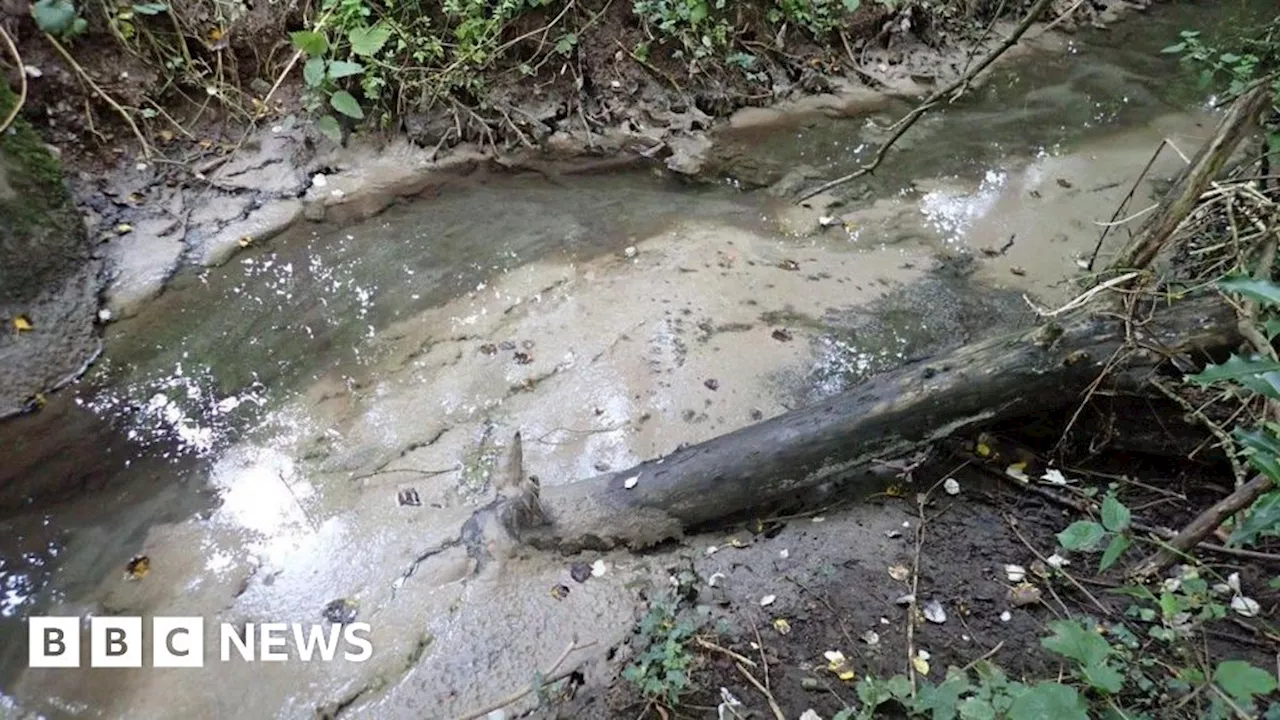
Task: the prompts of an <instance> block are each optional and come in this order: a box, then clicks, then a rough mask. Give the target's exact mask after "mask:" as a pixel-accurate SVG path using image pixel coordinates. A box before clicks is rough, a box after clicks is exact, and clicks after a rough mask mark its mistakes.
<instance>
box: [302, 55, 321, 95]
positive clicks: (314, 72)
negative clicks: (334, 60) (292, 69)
mask: <svg viewBox="0 0 1280 720" xmlns="http://www.w3.org/2000/svg"><path fill="white" fill-rule="evenodd" d="M302 79H303V80H304V81H306V83H307V87H312V88H314V87H320V83H322V82H324V58H321V57H313V58H311V59H310V60H308V61H307V62H306V63H305V64H304V65H303V66H302Z"/></svg>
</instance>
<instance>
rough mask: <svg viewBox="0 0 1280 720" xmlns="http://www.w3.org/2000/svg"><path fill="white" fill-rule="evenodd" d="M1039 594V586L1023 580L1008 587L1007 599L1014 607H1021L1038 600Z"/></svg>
mask: <svg viewBox="0 0 1280 720" xmlns="http://www.w3.org/2000/svg"><path fill="white" fill-rule="evenodd" d="M1040 595H1041V593H1040V588H1038V587H1036V586H1035V585H1032V584H1031V583H1025V582H1024V583H1021V584H1019V585H1015V586H1013V587H1011V588H1009V593H1008V596H1007V599H1008V600H1009V603H1010V604H1011V605H1013V606H1014V607H1023V606H1024V605H1034V604H1036V603H1038V602H1040Z"/></svg>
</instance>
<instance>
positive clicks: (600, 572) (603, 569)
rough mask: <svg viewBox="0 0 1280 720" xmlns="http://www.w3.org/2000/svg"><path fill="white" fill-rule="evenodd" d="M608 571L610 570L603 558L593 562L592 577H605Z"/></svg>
mask: <svg viewBox="0 0 1280 720" xmlns="http://www.w3.org/2000/svg"><path fill="white" fill-rule="evenodd" d="M607 572H609V568H608V566H606V565H605V564H604V561H603V560H597V561H595V562H593V563H591V577H604V574H605V573H607Z"/></svg>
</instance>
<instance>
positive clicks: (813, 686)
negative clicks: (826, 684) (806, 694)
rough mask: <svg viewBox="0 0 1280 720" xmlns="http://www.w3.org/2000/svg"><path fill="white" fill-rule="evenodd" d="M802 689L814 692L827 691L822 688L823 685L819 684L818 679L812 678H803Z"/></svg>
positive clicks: (801, 681) (801, 680)
mask: <svg viewBox="0 0 1280 720" xmlns="http://www.w3.org/2000/svg"><path fill="white" fill-rule="evenodd" d="M800 687H802V688H804V689H805V690H814V691H819V690H824V689H825V688H823V687H822V683H821V682H818V679H817V678H811V677H807V678H801V679H800Z"/></svg>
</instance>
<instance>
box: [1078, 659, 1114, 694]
mask: <svg viewBox="0 0 1280 720" xmlns="http://www.w3.org/2000/svg"><path fill="white" fill-rule="evenodd" d="M1081 675H1082V676H1083V677H1084V681H1085V682H1087V683H1089V686H1090V687H1093V688H1096V689H1098V690H1101V691H1103V692H1106V693H1110V694H1112V695H1115V694H1116V693H1118V692H1120V690H1121V688H1123V687H1124V676H1123V675H1121V674H1120V671H1119V670H1117V669H1115V668H1114V667H1112V666H1111V665H1110V664H1109V663H1098V664H1097V665H1086V666H1085V667H1084V671H1083V672H1082V673H1081Z"/></svg>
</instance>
